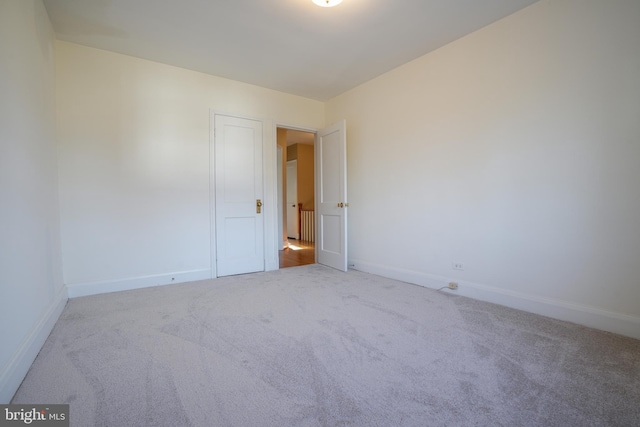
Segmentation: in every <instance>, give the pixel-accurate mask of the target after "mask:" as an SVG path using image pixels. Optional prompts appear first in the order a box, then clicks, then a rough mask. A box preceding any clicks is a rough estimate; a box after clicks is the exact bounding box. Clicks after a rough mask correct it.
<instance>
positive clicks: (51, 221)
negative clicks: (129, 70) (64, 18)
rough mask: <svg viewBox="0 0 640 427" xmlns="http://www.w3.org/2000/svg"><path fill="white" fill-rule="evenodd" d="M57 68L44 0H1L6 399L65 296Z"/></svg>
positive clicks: (1, 379) (1, 283)
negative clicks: (59, 183)
mask: <svg viewBox="0 0 640 427" xmlns="http://www.w3.org/2000/svg"><path fill="white" fill-rule="evenodd" d="M54 68H55V66H54V46H53V33H52V30H51V25H50V23H49V18H48V16H47V13H46V11H45V9H44V6H43V5H42V3H41V1H40V0H2V1H0V94H1V95H0V272H1V274H0V343H1V344H0V403H7V402H9V400H10V399H11V398H12V397H13V394H14V393H15V391H16V390H17V388H18V386H19V385H20V383H21V382H22V379H23V378H24V375H25V374H26V373H27V370H28V369H29V367H30V366H31V363H32V362H33V360H34V359H35V357H36V355H37V354H38V351H39V350H40V348H41V346H42V344H43V343H44V341H45V339H46V338H47V336H48V335H49V333H50V332H51V329H52V328H53V325H54V323H55V321H56V320H57V319H58V317H59V315H60V313H61V311H62V309H63V308H64V304H65V303H66V300H67V295H66V289H65V287H64V285H63V283H62V270H61V260H60V231H59V224H58V195H57V179H58V178H57V161H56V151H55V149H56V148H55V84H54V78H55V75H54V72H55V69H54Z"/></svg>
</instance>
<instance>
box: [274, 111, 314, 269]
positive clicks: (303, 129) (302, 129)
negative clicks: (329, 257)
mask: <svg viewBox="0 0 640 427" xmlns="http://www.w3.org/2000/svg"><path fill="white" fill-rule="evenodd" d="M278 128H281V129H290V130H297V131H300V132H308V133H312V134H313V147H314V153H315V146H316V144H317V142H318V132H319V129H317V128H308V127H304V126H296V125H291V124H286V123H282V122H274V123H273V131H272V137H273V152H274V158H273V160H272V162H271V164H272V165H273V168H274V169H276V168H277V167H278V165H277V162H278V157H277V148H278ZM314 155H315V154H314ZM285 165H286V161H285ZM313 185H314V187H313V197H314V198H315V199H316V200H317V198H318V179H317V176H314V177H313ZM274 188H275V191H276V193H275V194H276V196H277V194H278V192H281V191H282V188H278V183H277V182H275V186H274ZM286 196H287V195H286V194H284V197H285V199H286ZM276 199H277V197H276ZM313 215H314V217H315V218H314V223H315V226H316V235H317V231H318V212H317V210H314V214H313ZM275 220H276V222H275V223H274V225H275V227H276V231H275V233H276V234H277V233H278V223H277V221H278V212H277V210H276V215H275ZM280 240H282V238H280ZM278 246H279V245H276V246H274V249H275V259H276V263H275V268H273V270H279V269H280V261H279V258H278V251H279V249H278ZM314 262H315V263H316V264H317V263H318V251H315V259H314ZM267 271H268V270H267Z"/></svg>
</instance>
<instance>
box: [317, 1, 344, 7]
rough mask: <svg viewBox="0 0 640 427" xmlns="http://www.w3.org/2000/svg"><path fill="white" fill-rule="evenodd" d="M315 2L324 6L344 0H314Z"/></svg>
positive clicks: (335, 4) (331, 5)
mask: <svg viewBox="0 0 640 427" xmlns="http://www.w3.org/2000/svg"><path fill="white" fill-rule="evenodd" d="M312 1H313V2H314V3H315V4H317V5H318V6H322V7H333V6H337V5H339V4H340V3H342V0H312Z"/></svg>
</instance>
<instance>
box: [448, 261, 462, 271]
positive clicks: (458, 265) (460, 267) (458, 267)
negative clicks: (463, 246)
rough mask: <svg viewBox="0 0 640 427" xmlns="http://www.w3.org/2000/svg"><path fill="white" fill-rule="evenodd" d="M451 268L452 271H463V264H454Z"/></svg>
mask: <svg viewBox="0 0 640 427" xmlns="http://www.w3.org/2000/svg"><path fill="white" fill-rule="evenodd" d="M451 268H452V269H454V270H464V264H463V263H461V262H454V263H452V264H451Z"/></svg>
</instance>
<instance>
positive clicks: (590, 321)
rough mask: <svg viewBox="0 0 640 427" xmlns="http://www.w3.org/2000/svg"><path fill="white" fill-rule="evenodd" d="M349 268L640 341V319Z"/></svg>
mask: <svg viewBox="0 0 640 427" xmlns="http://www.w3.org/2000/svg"><path fill="white" fill-rule="evenodd" d="M349 265H350V267H351V268H353V269H355V270H359V271H364V272H366V273H372V274H376V275H378V276H383V277H388V278H390V279H395V280H401V281H403V282H408V283H412V284H415V285H419V286H424V287H426V288H431V289H440V288H442V287H444V286H447V284H448V283H449V282H456V283H458V284H459V286H460V287H459V288H458V290H456V291H447V292H451V293H455V295H462V296H465V297H469V298H474V299H477V300H481V301H487V302H492V303H494V304H500V305H504V306H507V307H511V308H516V309H518V310H522V311H527V312H530V313H535V314H540V315H542V316H547V317H552V318H554V319H559V320H565V321H567V322H572V323H577V324H579V325H584V326H588V327H590V328H595V329H600V330H603V331H608V332H613V333H616V334H620V335H625V336H628V337H632V338H636V339H640V317H635V316H629V315H626V314H619V313H614V312H610V311H605V310H601V309H598V308H594V307H589V306H585V305H580V304H573V303H568V302H565V301H559V300H554V299H550V298H543V297H538V296H535V295H528V294H523V293H519V292H512V291H509V290H505V289H500V288H495V287H492V286H487V285H482V284H479V283H474V282H467V281H462V280H459V279H453V278H448V277H443V276H436V275H433V274H427V273H421V272H418V271H411V270H404V269H400V268H395V267H390V266H385V265H379V264H373V263H369V262H364V261H359V260H355V259H354V260H351V261H350V262H349Z"/></svg>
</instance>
